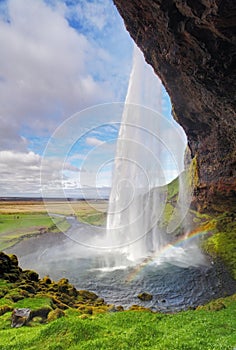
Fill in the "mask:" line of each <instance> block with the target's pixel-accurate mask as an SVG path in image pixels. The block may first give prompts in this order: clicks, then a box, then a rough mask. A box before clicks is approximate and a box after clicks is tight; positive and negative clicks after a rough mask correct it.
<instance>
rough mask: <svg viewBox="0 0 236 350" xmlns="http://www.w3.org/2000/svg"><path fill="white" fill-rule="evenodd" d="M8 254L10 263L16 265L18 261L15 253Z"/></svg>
mask: <svg viewBox="0 0 236 350" xmlns="http://www.w3.org/2000/svg"><path fill="white" fill-rule="evenodd" d="M8 256H9V258H10V261H11V264H12V265H14V266H18V264H19V263H18V258H17V256H16V255H15V254H9V255H8Z"/></svg>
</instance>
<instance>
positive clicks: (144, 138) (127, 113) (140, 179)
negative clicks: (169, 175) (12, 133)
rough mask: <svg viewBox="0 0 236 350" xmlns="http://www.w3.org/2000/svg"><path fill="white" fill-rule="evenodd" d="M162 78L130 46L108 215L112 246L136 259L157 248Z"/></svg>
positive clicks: (161, 172) (135, 49)
mask: <svg viewBox="0 0 236 350" xmlns="http://www.w3.org/2000/svg"><path fill="white" fill-rule="evenodd" d="M161 90H162V86H161V82H160V80H159V78H158V77H157V76H156V75H155V73H154V72H153V69H152V67H150V66H148V65H147V64H146V62H145V60H144V57H143V54H142V52H141V51H140V50H139V49H138V48H137V47H135V48H134V55H133V68H132V71H131V76H130V81H129V86H128V92H127V96H126V101H125V107H124V111H123V115H122V121H121V126H120V132H119V137H118V141H117V150H116V158H115V164H114V171H113V181H112V190H111V194H110V200H109V209H108V218H107V236H108V237H107V240H108V242H109V244H110V246H111V247H112V248H113V249H118V250H119V251H122V252H125V253H126V255H127V257H128V259H129V260H138V259H141V258H143V257H146V256H147V255H149V254H150V253H152V252H154V251H156V250H158V249H159V246H160V245H161V244H162V242H161V240H162V237H161V235H160V234H159V232H157V231H158V228H157V221H158V218H159V217H160V215H161V211H162V210H163V207H162V205H161V203H160V202H161V198H160V197H161V195H162V194H161V193H159V192H158V191H153V189H154V188H155V187H156V186H158V185H160V183H161V181H163V178H164V173H163V171H162V168H161V138H160V135H161V126H162V123H161Z"/></svg>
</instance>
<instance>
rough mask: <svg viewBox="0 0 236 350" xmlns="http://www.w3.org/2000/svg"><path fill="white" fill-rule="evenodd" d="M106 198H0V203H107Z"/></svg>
mask: <svg viewBox="0 0 236 350" xmlns="http://www.w3.org/2000/svg"><path fill="white" fill-rule="evenodd" d="M108 200H109V198H108V197H104V198H71V197H68V198H65V197H64V198H59V197H48V198H42V197H0V202H64V201H68V202H76V201H78V202H80V201H96V202H99V201H108Z"/></svg>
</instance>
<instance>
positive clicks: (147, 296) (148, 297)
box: [138, 292, 153, 301]
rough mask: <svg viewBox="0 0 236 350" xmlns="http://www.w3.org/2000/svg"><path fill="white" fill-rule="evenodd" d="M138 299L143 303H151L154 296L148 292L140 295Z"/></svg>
mask: <svg viewBox="0 0 236 350" xmlns="http://www.w3.org/2000/svg"><path fill="white" fill-rule="evenodd" d="M138 298H139V299H140V300H142V301H150V300H152V298H153V296H152V294H149V293H147V292H143V293H140V294H138Z"/></svg>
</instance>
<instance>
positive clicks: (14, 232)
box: [0, 213, 69, 250]
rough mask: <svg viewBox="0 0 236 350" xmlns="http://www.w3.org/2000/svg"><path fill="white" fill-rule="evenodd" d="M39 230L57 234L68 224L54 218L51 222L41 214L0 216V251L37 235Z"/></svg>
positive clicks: (67, 226) (50, 219) (61, 219)
mask: <svg viewBox="0 0 236 350" xmlns="http://www.w3.org/2000/svg"><path fill="white" fill-rule="evenodd" d="M40 228H44V229H45V230H46V231H51V232H59V231H65V230H67V229H68V228H69V224H68V223H67V221H66V220H65V219H64V218H60V217H55V218H54V219H53V220H52V218H51V217H50V216H49V215H48V214H42V213H38V214H37V213H30V214H28V213H19V214H0V250H5V249H7V248H9V247H11V246H13V245H14V244H16V243H18V242H19V241H20V240H21V239H23V238H25V237H30V236H32V235H35V234H38V233H39V230H40Z"/></svg>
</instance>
